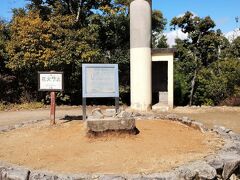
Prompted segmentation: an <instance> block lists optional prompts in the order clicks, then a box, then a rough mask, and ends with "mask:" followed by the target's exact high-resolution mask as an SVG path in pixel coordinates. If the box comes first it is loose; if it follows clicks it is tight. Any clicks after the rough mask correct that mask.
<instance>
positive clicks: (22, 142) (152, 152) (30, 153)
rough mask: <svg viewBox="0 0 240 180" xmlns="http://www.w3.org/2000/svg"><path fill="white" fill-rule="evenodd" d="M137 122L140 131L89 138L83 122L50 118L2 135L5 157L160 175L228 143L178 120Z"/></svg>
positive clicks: (46, 166)
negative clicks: (157, 173) (53, 121)
mask: <svg viewBox="0 0 240 180" xmlns="http://www.w3.org/2000/svg"><path fill="white" fill-rule="evenodd" d="M136 125H137V127H138V129H139V130H140V133H139V134H138V135H126V134H125V135H124V134H120V135H119V134H118V135H112V134H111V135H106V136H104V137H98V138H96V137H95V138H94V137H92V138H88V137H86V131H85V128H84V124H83V122H81V121H72V122H66V123H63V122H61V123H59V122H58V125H56V126H49V124H48V122H46V121H44V122H41V123H37V124H34V125H31V126H30V125H29V126H27V127H24V128H20V129H16V130H12V131H10V132H6V133H0V147H1V148H0V159H1V160H3V161H5V162H10V163H13V164H18V165H22V166H26V167H29V168H33V169H42V170H50V171H54V172H61V173H62V172H63V173H80V172H83V173H110V174H112V173H117V174H118V173H154V172H163V171H167V170H170V169H172V168H173V167H177V166H179V165H182V164H185V163H187V162H189V161H194V160H198V159H202V158H203V157H205V156H207V155H209V154H212V153H214V152H215V151H216V150H217V149H219V148H220V147H221V145H222V140H221V139H220V138H218V137H217V136H216V135H214V134H212V133H205V134H203V133H201V132H200V131H199V130H195V129H193V128H190V127H188V126H186V125H183V124H180V123H177V122H171V121H163V120H147V121H144V120H139V121H137V124H136ZM19 147H21V150H20V149H19Z"/></svg>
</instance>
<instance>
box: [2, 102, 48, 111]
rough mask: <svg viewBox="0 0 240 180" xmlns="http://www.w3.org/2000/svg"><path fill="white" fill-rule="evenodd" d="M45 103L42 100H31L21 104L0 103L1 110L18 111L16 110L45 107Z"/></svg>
mask: <svg viewBox="0 0 240 180" xmlns="http://www.w3.org/2000/svg"><path fill="white" fill-rule="evenodd" d="M44 107H46V105H44V104H43V103H41V102H30V103H21V104H3V103H0V111H16V110H32V109H39V108H44Z"/></svg>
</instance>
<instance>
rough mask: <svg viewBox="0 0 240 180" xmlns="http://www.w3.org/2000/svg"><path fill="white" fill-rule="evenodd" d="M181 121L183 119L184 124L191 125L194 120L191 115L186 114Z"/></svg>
mask: <svg viewBox="0 0 240 180" xmlns="http://www.w3.org/2000/svg"><path fill="white" fill-rule="evenodd" d="M181 121H182V123H183V124H186V125H187V126H191V124H192V120H191V119H190V118H189V117H186V116H185V117H182V118H181Z"/></svg>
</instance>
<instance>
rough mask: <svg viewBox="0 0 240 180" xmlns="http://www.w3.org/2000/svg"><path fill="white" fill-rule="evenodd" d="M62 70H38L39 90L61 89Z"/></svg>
mask: <svg viewBox="0 0 240 180" xmlns="http://www.w3.org/2000/svg"><path fill="white" fill-rule="evenodd" d="M63 89H64V88H63V72H38V90H39V91H63Z"/></svg>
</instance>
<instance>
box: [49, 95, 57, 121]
mask: <svg viewBox="0 0 240 180" xmlns="http://www.w3.org/2000/svg"><path fill="white" fill-rule="evenodd" d="M55 101H56V95H55V92H51V107H50V124H51V125H54V124H56V121H55V112H56V103H55Z"/></svg>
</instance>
